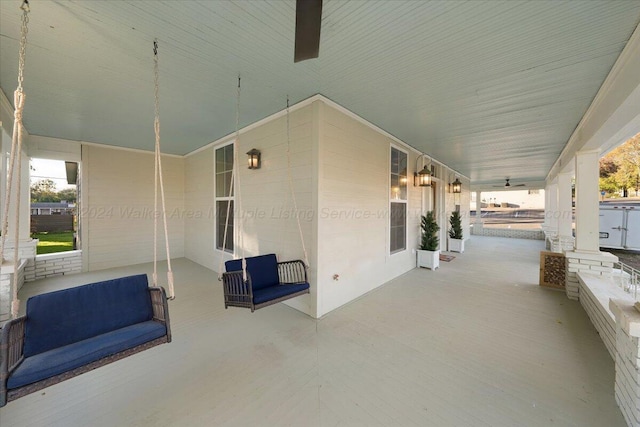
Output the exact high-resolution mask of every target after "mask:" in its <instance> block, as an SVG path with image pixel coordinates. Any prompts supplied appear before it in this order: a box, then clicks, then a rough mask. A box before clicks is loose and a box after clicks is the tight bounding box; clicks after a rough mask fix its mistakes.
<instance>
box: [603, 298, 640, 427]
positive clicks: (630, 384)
mask: <svg viewBox="0 0 640 427" xmlns="http://www.w3.org/2000/svg"><path fill="white" fill-rule="evenodd" d="M609 306H610V308H611V310H612V311H613V313H614V314H615V317H616V350H617V352H616V358H615V360H616V382H615V396H616V402H617V403H618V406H619V407H620V410H621V411H622V415H623V416H624V418H625V420H626V421H627V424H628V425H629V426H634V427H637V426H640V343H639V341H638V335H640V313H639V312H638V311H636V310H635V308H634V307H633V305H632V304H631V303H629V302H627V301H621V300H616V299H612V300H611V301H610V303H609Z"/></svg>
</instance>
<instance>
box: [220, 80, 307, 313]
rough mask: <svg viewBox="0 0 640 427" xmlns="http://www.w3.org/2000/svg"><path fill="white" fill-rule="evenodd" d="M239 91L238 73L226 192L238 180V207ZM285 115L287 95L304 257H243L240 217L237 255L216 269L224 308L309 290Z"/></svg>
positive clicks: (272, 301) (258, 305) (253, 306)
mask: <svg viewBox="0 0 640 427" xmlns="http://www.w3.org/2000/svg"><path fill="white" fill-rule="evenodd" d="M240 91H241V87H240V76H238V90H237V99H236V133H235V145H236V146H235V147H234V150H233V164H234V167H233V168H232V169H231V183H230V189H229V194H233V193H234V181H236V180H237V181H238V183H237V185H235V195H236V198H237V201H238V204H237V205H238V206H240V209H242V199H241V194H240V193H241V191H240V188H241V187H240V174H239V173H238V174H236V173H235V171H236V167H237V166H238V165H239V163H238V157H237V156H238V148H239V147H240ZM289 116H290V114H289V98H288V97H287V175H288V179H289V189H290V191H291V198H292V201H293V208H294V215H295V217H296V221H297V225H298V232H299V233H300V241H301V244H302V251H303V254H304V261H302V260H293V261H284V262H278V260H277V257H276V254H267V255H260V256H254V257H248V258H245V246H244V230H243V227H242V225H243V220H242V217H241V219H240V230H239V240H240V242H239V243H240V250H241V257H240V258H239V259H233V260H230V261H227V262H226V263H224V264H225V270H226V272H224V273H222V274H220V273H219V276H218V280H222V283H223V291H224V308H228V307H241V308H249V309H251V312H253V311H255V310H258V309H260V308H263V307H267V306H270V305H273V304H276V303H278V302H281V301H285V300H288V299H291V298H295V297H297V296H300V295H304V294H308V293H309V280H308V278H307V268H308V265H309V258H308V256H307V249H306V247H305V243H304V235H303V233H302V227H301V225H300V215H299V212H298V204H297V201H296V194H295V191H294V188H293V177H292V175H291V137H290V125H289ZM230 205H231V203H227V215H226V219H225V224H224V234H223V240H222V251H221V255H220V265H219V268H218V272H221V271H222V263H223V259H224V252H225V250H226V242H227V232H228V227H229V217H230ZM234 247H235V245H234Z"/></svg>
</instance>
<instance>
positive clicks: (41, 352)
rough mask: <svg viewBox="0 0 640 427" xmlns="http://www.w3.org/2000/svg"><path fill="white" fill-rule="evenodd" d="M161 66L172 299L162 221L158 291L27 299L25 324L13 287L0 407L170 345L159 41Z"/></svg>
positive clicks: (0, 354) (115, 285) (18, 135)
mask: <svg viewBox="0 0 640 427" xmlns="http://www.w3.org/2000/svg"><path fill="white" fill-rule="evenodd" d="M21 9H22V11H23V14H22V28H21V39H20V57H19V66H18V87H17V89H16V91H15V94H14V101H15V113H14V125H13V139H12V145H11V154H10V162H9V168H8V180H7V192H6V200H5V209H4V217H3V224H2V238H1V243H0V259H2V260H3V259H4V249H5V241H6V235H7V230H8V211H9V203H10V201H11V193H12V191H13V177H14V167H16V162H17V170H18V172H17V179H16V181H17V194H16V196H15V199H16V203H15V209H16V212H15V244H14V248H13V249H14V252H13V257H14V258H13V260H14V262H13V265H14V269H13V278H14V279H13V280H14V281H17V278H18V273H19V271H18V269H19V267H18V262H17V260H18V259H19V257H18V255H19V254H18V241H19V234H18V230H19V224H20V223H19V221H20V216H19V208H20V161H21V146H22V111H23V109H24V100H25V96H24V93H23V88H22V82H23V72H24V60H25V49H26V35H27V24H28V22H29V18H28V13H29V3H28V1H27V0H24V2H23V4H22V6H21ZM154 62H155V66H154V74H155V108H156V110H155V113H156V116H155V122H154V128H155V132H156V148H155V183H156V190H155V209H156V210H157V208H158V195H157V188H158V181H159V184H160V192H161V195H162V210H163V219H164V227H165V243H166V249H167V263H168V272H167V278H168V284H169V298H167V296H166V294H165V291H164V289H163V288H162V287H159V286H157V267H156V266H157V249H156V248H157V216H156V221H155V223H154V262H153V286H149V285H148V281H147V275H146V274H139V275H135V276H128V277H122V278H117V279H113V280H107V281H103V282H98V283H91V284H88V285H83V286H78V287H73V288H69V289H64V290H61V291H56V292H50V293H45V294H41V295H36V296H34V297H31V298H29V300H27V304H26V315H24V316H21V317H18V312H19V307H20V301H19V300H18V287H17V284H16V285H14V286H13V292H12V302H11V317H12V319H11V320H9V321H8V322H7V323H6V324H5V325H4V326H3V327H2V328H1V329H0V407H2V406H4V405H6V404H7V402H9V401H12V400H15V399H18V398H20V397H22V396H25V395H27V394H30V393H33V392H36V391H39V390H41V389H43V388H45V387H49V386H51V385H54V384H57V383H59V382H62V381H65V380H67V379H70V378H73V377H75V376H77V375H80V374H83V373H86V372H89V371H91V370H93V369H96V368H99V367H101V366H104V365H106V364H109V363H111V362H115V361H116V360H120V359H123V358H125V357H128V356H130V355H133V354H135V353H138V352H140V351H143V350H147V349H149V348H151V347H154V346H156V345H159V344H163V343H168V342H171V328H170V323H169V309H168V304H167V299H173V298H174V290H173V273H172V271H171V259H170V256H169V241H168V234H167V220H166V210H165V206H164V188H163V183H162V165H161V161H160V120H159V113H158V111H159V109H158V57H157V42H155V41H154Z"/></svg>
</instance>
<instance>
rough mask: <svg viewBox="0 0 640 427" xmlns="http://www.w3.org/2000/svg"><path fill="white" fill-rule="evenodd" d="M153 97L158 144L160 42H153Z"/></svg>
mask: <svg viewBox="0 0 640 427" xmlns="http://www.w3.org/2000/svg"><path fill="white" fill-rule="evenodd" d="M153 84H154V88H153V96H154V99H155V104H154V111H155V120H154V129H155V132H156V144H157V143H158V141H160V126H159V124H160V73H159V71H158V40H154V41H153Z"/></svg>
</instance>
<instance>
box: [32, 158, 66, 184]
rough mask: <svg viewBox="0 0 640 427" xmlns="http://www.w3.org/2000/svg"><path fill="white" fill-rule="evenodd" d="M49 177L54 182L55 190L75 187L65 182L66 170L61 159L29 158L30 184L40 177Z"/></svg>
mask: <svg viewBox="0 0 640 427" xmlns="http://www.w3.org/2000/svg"><path fill="white" fill-rule="evenodd" d="M47 178H49V179H51V180H53V182H55V183H56V190H57V191H60V190H64V189H65V188H75V185H69V184H67V172H66V169H65V167H64V161H62V160H46V159H31V184H33V183H34V182H36V181H39V180H41V179H47Z"/></svg>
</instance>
